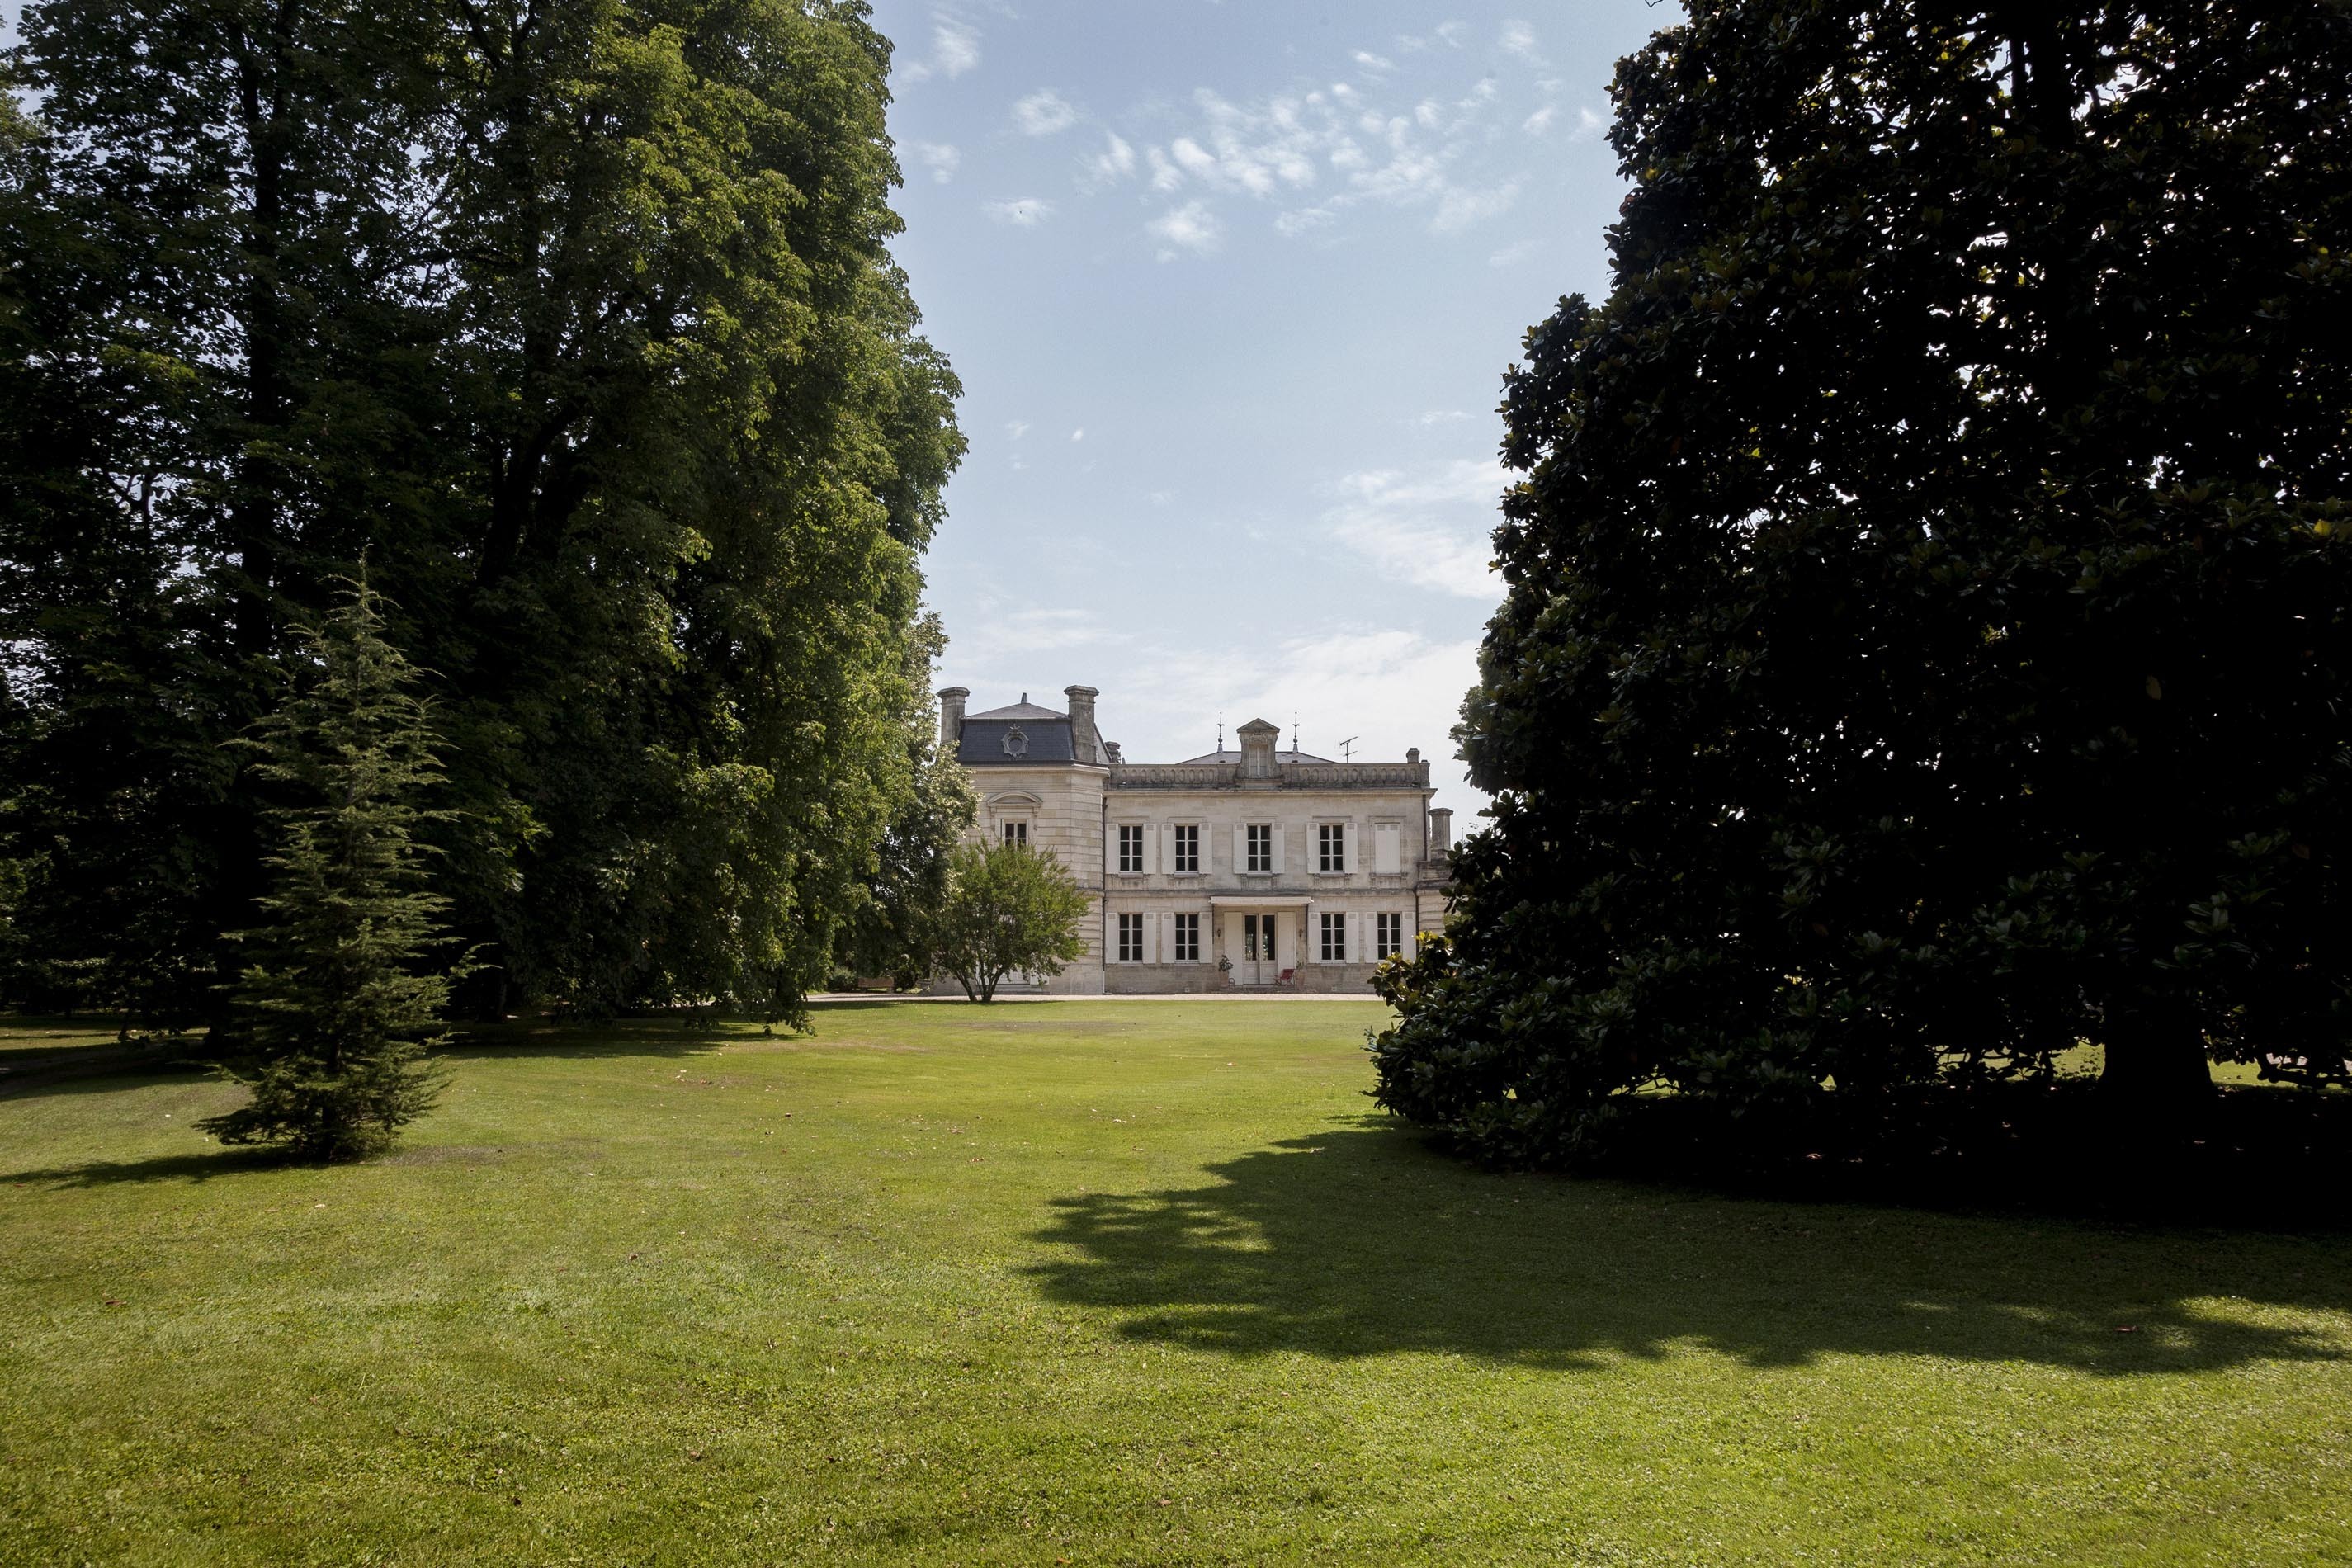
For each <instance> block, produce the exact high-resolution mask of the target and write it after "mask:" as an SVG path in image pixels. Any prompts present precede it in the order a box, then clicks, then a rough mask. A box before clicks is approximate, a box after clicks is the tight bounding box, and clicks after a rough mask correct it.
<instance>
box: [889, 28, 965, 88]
mask: <svg viewBox="0 0 2352 1568" xmlns="http://www.w3.org/2000/svg"><path fill="white" fill-rule="evenodd" d="M979 65H980V30H979V29H978V28H976V27H974V26H971V23H969V22H965V21H963V20H961V19H960V18H958V17H954V16H947V15H944V14H934V16H933V17H932V20H931V52H930V54H929V57H927V58H923V59H919V60H910V61H908V63H907V64H905V65H903V66H900V67H899V68H898V79H899V80H900V81H901V82H904V83H908V84H910V85H911V84H912V83H915V82H919V81H929V79H931V78H933V77H935V76H943V77H948V78H955V77H960V76H961V75H963V74H964V73H965V72H966V71H969V70H973V69H976V68H978V67H979Z"/></svg>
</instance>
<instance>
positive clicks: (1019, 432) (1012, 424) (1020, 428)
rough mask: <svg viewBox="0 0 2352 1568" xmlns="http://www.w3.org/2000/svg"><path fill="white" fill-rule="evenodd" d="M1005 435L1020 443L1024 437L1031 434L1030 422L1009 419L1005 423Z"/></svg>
mask: <svg viewBox="0 0 2352 1568" xmlns="http://www.w3.org/2000/svg"><path fill="white" fill-rule="evenodd" d="M1004 433H1005V435H1007V436H1009V437H1012V438H1013V440H1015V441H1018V440H1019V439H1021V437H1024V436H1026V435H1027V434H1029V421H1027V420H1026V419H1008V420H1006V421H1005V422H1004Z"/></svg>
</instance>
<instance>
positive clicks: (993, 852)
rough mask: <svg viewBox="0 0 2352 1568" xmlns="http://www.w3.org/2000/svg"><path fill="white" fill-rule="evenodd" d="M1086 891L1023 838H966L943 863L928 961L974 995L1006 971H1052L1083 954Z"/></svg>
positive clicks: (990, 988) (982, 997) (990, 991)
mask: <svg viewBox="0 0 2352 1568" xmlns="http://www.w3.org/2000/svg"><path fill="white" fill-rule="evenodd" d="M1086 913H1087V896H1086V894H1085V893H1084V892H1082V891H1080V890H1079V888H1078V885H1077V883H1076V881H1075V880H1074V879H1072V878H1071V876H1070V873H1069V872H1068V871H1066V870H1065V869H1064V868H1063V867H1062V863H1061V862H1060V861H1059V860H1056V859H1055V858H1054V857H1053V856H1052V855H1051V854H1046V853H1041V852H1039V851H1036V850H1033V849H1031V848H1030V847H1028V846H1027V845H1025V844H966V845H962V846H960V847H958V848H957V850H956V852H955V854H954V856H953V857H952V858H951V859H950V862H949V866H948V890H947V897H946V899H945V900H942V902H941V903H940V910H939V914H938V916H937V918H936V920H935V921H933V926H932V938H931V942H932V947H931V952H932V961H933V963H936V964H937V965H938V967H939V968H940V970H942V971H944V972H945V973H949V974H952V975H953V976H955V978H956V980H957V982H958V983H959V984H961V985H962V986H963V994H964V995H965V996H967V997H969V998H970V999H971V1000H972V1001H974V1002H991V1001H994V1000H995V998H996V988H997V986H998V985H999V984H1003V979H1004V977H1005V976H1006V975H1008V974H1012V973H1030V974H1059V973H1061V972H1062V970H1063V967H1064V966H1065V965H1066V964H1067V963H1070V961H1071V960H1073V959H1076V958H1082V957H1084V956H1085V954H1086V951H1087V944H1086V942H1085V940H1084V939H1083V938H1081V937H1080V936H1079V934H1078V922H1079V921H1083V920H1084V919H1085V918H1086Z"/></svg>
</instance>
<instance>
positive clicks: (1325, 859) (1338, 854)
mask: <svg viewBox="0 0 2352 1568" xmlns="http://www.w3.org/2000/svg"><path fill="white" fill-rule="evenodd" d="M1315 837H1316V840H1317V843H1318V846H1319V847H1320V850H1321V855H1322V868H1323V869H1324V870H1326V871H1344V870H1346V869H1347V868H1348V825H1347V824H1346V823H1344V822H1327V823H1324V824H1323V825H1322V826H1319V827H1318V828H1316V830H1315Z"/></svg>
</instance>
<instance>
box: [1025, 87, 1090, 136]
mask: <svg viewBox="0 0 2352 1568" xmlns="http://www.w3.org/2000/svg"><path fill="white" fill-rule="evenodd" d="M1077 122H1078V111H1077V110H1076V109H1074V108H1072V107H1071V106H1070V102H1069V100H1067V99H1066V98H1064V97H1063V96H1062V95H1061V94H1060V93H1058V92H1055V90H1054V89H1052V88H1050V87H1049V88H1045V89H1042V90H1040V91H1037V92H1033V93H1031V94H1030V95H1029V96H1028V97H1026V98H1024V99H1023V100H1020V101H1019V102H1017V103H1015V104H1014V105H1013V123H1014V124H1015V125H1018V126H1019V127H1021V131H1022V133H1023V134H1024V135H1027V136H1058V135H1060V134H1061V133H1062V132H1065V131H1067V130H1068V129H1069V128H1070V127H1071V126H1073V125H1076V123H1077Z"/></svg>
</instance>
